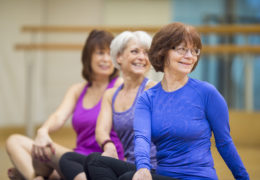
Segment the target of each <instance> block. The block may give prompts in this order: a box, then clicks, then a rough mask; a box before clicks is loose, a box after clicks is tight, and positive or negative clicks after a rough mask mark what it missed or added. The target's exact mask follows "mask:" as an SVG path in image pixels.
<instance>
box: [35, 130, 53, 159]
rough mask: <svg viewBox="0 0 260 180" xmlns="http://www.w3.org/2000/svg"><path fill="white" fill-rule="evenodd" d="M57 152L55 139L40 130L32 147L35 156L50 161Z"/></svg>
mask: <svg viewBox="0 0 260 180" xmlns="http://www.w3.org/2000/svg"><path fill="white" fill-rule="evenodd" d="M53 154H55V149H54V147H53V141H52V139H51V138H50V136H49V134H48V133H47V132H45V131H40V130H39V131H38V132H37V135H36V138H35V140H34V144H33V147H32V156H33V158H35V159H37V160H40V161H42V162H48V161H49V160H50V159H51V156H52V155H53Z"/></svg>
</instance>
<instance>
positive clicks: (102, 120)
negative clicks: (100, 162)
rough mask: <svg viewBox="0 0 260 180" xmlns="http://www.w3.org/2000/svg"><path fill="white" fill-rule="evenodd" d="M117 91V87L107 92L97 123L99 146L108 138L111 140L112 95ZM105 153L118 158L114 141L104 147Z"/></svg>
mask: <svg viewBox="0 0 260 180" xmlns="http://www.w3.org/2000/svg"><path fill="white" fill-rule="evenodd" d="M114 92H115V88H113V89H109V90H107V91H106V92H105V94H104V96H103V99H102V104H101V110H100V113H99V116H98V120H97V125H96V132H95V133H96V141H97V142H98V144H99V146H102V144H103V143H104V142H105V141H106V140H110V132H111V129H112V123H113V119H112V96H113V94H114ZM103 150H104V152H103V154H102V155H104V156H110V157H114V158H118V155H117V151H116V147H115V145H114V144H113V143H111V142H108V143H106V144H105V145H104V147H103Z"/></svg>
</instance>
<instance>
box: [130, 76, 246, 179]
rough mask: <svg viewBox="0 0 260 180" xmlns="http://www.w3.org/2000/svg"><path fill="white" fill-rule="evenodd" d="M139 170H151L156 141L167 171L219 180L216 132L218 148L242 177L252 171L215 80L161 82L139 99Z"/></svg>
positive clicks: (161, 168)
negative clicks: (174, 86) (170, 86)
mask: <svg viewBox="0 0 260 180" xmlns="http://www.w3.org/2000/svg"><path fill="white" fill-rule="evenodd" d="M134 131H135V157H136V166H137V169H140V168H147V169H150V168H151V165H150V162H149V161H150V156H149V154H150V144H151V140H152V141H153V143H154V144H155V145H156V148H157V155H156V157H157V163H158V164H157V169H156V172H157V173H158V174H161V175H165V176H170V177H174V178H179V179H218V178H217V175H216V171H215V168H214V162H213V158H212V155H211V150H210V146H211V142H210V138H211V133H212V132H213V133H214V137H215V141H216V146H217V149H218V151H219V153H220V155H221V156H222V158H223V159H224V161H225V162H226V164H227V166H228V167H229V169H230V170H231V171H232V173H233V176H234V177H235V178H236V179H249V175H248V173H247V171H246V169H245V167H244V165H243V163H242V161H241V159H240V157H239V155H238V153H237V151H236V148H235V146H234V144H233V141H232V138H231V136H230V127H229V117H228V107H227V104H226V102H225V100H224V98H223V97H222V96H221V95H220V93H219V92H218V91H217V90H216V88H215V87H214V86H212V85H210V84H209V83H206V82H203V81H199V80H195V79H192V78H189V80H188V82H187V83H186V84H185V85H184V86H183V87H182V88H180V89H178V90H176V91H173V92H166V91H164V90H163V88H162V86H161V83H158V84H157V85H156V86H154V87H153V88H151V89H149V90H147V91H145V92H144V93H143V94H142V95H141V96H140V97H139V99H138V101H137V104H136V110H135V119H134Z"/></svg>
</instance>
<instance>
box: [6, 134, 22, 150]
mask: <svg viewBox="0 0 260 180" xmlns="http://www.w3.org/2000/svg"><path fill="white" fill-rule="evenodd" d="M22 137H23V136H22V135H20V134H12V135H10V136H9V137H8V138H7V140H6V142H5V148H6V151H7V153H8V154H9V153H10V152H11V151H12V150H13V149H15V148H17V145H19V144H20V143H21V139H22Z"/></svg>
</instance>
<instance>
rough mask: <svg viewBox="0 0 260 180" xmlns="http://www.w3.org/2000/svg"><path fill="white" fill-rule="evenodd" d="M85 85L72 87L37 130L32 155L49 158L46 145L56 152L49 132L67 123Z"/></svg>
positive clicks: (38, 157)
mask: <svg viewBox="0 0 260 180" xmlns="http://www.w3.org/2000/svg"><path fill="white" fill-rule="evenodd" d="M83 87H84V83H81V84H76V85H73V86H72V87H70V88H69V90H68V91H67V93H66V95H65V97H64V99H63V101H62V103H61V104H60V106H59V107H58V108H57V110H56V111H55V112H54V113H53V114H51V115H50V117H49V118H48V119H47V120H46V122H45V123H44V124H43V125H42V126H41V127H40V128H39V129H38V130H37V134H36V138H35V141H34V146H33V150H32V155H33V156H34V157H35V158H37V159H42V160H48V159H49V158H48V157H47V155H46V153H45V149H44V148H45V147H49V148H51V150H52V152H53V153H55V150H54V148H53V146H52V140H51V138H50V136H49V133H51V132H54V131H57V130H58V129H60V128H61V127H62V126H63V125H64V124H65V122H66V121H67V119H68V118H69V117H70V115H71V114H72V112H73V110H74V107H75V104H76V102H77V99H78V96H79V94H80V92H81V90H82V89H83Z"/></svg>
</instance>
